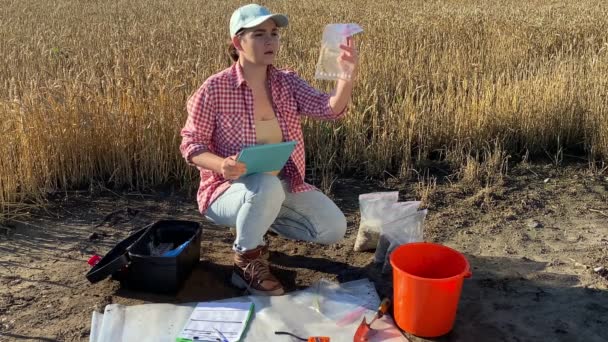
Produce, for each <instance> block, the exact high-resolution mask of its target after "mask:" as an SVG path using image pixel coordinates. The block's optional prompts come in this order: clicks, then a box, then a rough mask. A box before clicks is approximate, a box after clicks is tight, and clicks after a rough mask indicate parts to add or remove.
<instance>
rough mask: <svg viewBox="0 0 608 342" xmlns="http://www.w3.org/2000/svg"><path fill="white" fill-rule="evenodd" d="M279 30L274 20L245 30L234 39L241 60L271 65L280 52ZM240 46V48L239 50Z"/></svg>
mask: <svg viewBox="0 0 608 342" xmlns="http://www.w3.org/2000/svg"><path fill="white" fill-rule="evenodd" d="M279 37H280V36H279V29H278V28H277V25H276V24H275V22H274V21H273V20H272V19H269V20H266V21H265V22H263V23H261V24H260V25H258V26H256V27H253V28H249V29H245V30H244V31H243V32H242V33H240V34H238V35H237V36H236V37H234V39H233V44H234V46H236V48H237V50H239V58H243V59H245V60H247V61H248V62H250V63H254V64H261V65H270V64H272V63H273V62H274V58H275V56H276V55H277V53H278V52H279V45H280V44H279V43H280V42H279ZM239 45H240V48H239Z"/></svg>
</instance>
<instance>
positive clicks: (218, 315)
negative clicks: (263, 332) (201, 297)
mask: <svg viewBox="0 0 608 342" xmlns="http://www.w3.org/2000/svg"><path fill="white" fill-rule="evenodd" d="M253 310H254V305H253V303H252V302H223V303H218V302H203V303H198V304H197V305H196V308H194V311H192V314H191V315H190V318H189V319H188V321H187V322H186V325H185V326H184V329H182V332H181V333H180V334H179V336H177V339H176V341H177V342H190V341H213V342H217V341H222V342H236V341H240V339H241V337H242V336H243V332H244V331H245V328H246V327H247V323H248V322H249V320H250V319H251V315H252V314H253Z"/></svg>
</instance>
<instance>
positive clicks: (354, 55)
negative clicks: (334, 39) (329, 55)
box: [338, 37, 359, 80]
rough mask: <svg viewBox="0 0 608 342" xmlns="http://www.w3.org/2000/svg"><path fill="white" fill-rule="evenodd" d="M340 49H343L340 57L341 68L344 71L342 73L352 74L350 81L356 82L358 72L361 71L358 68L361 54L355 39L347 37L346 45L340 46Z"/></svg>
mask: <svg viewBox="0 0 608 342" xmlns="http://www.w3.org/2000/svg"><path fill="white" fill-rule="evenodd" d="M340 49H342V53H341V54H340V56H339V57H338V63H339V64H340V68H341V69H342V72H344V73H346V74H350V75H351V76H350V79H351V80H354V79H355V78H356V77H357V72H358V69H359V68H358V67H357V64H358V61H359V52H358V51H357V48H356V47H355V42H354V39H353V37H347V38H346V45H344V44H340Z"/></svg>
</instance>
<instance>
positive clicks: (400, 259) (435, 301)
mask: <svg viewBox="0 0 608 342" xmlns="http://www.w3.org/2000/svg"><path fill="white" fill-rule="evenodd" d="M390 261H391V265H392V266H393V295H394V299H393V302H394V304H393V308H394V316H395V321H396V322H397V325H398V326H399V327H400V328H401V329H402V330H404V331H407V332H408V333H410V334H412V335H416V336H420V337H437V336H441V335H445V334H447V333H448V332H450V330H452V327H453V326H454V320H455V318H456V310H457V308H458V301H459V300H460V291H461V289H462V281H463V279H464V278H470V277H471V271H470V266H469V262H468V261H467V259H466V258H465V257H464V255H462V254H461V253H459V252H457V251H456V250H454V249H452V248H449V247H446V246H443V245H439V244H435V243H428V242H415V243H408V244H405V245H401V246H399V247H397V248H396V249H395V250H394V251H393V253H392V254H391V256H390Z"/></svg>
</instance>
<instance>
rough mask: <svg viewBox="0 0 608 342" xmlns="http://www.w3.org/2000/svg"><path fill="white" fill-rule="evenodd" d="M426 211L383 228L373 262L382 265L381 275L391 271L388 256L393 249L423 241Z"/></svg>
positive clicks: (418, 212)
mask: <svg viewBox="0 0 608 342" xmlns="http://www.w3.org/2000/svg"><path fill="white" fill-rule="evenodd" d="M427 212H428V210H426V209H425V210H420V211H417V212H415V213H413V214H412V215H410V216H408V217H406V218H403V219H399V220H397V221H395V222H392V223H388V224H386V225H384V226H383V229H382V233H381V234H380V239H379V241H378V247H377V248H376V253H375V254H374V262H375V263H377V264H379V263H383V265H382V273H388V272H390V271H391V270H392V267H391V263H390V260H389V259H390V255H391V253H392V252H393V250H394V249H395V248H397V247H398V246H401V245H404V244H406V243H410V242H421V241H423V239H424V231H423V227H424V220H425V218H426V214H427Z"/></svg>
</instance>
